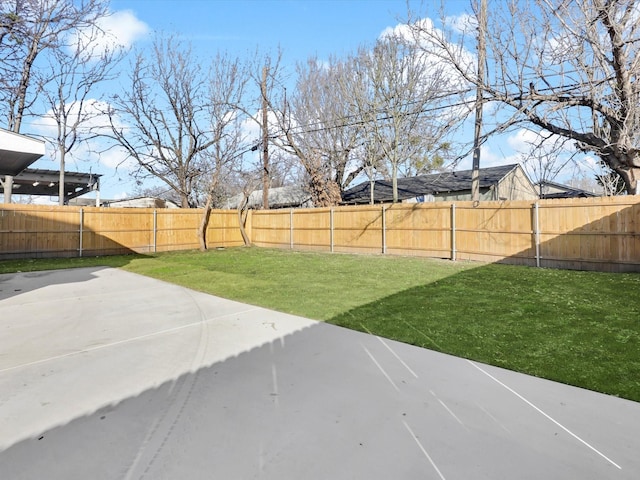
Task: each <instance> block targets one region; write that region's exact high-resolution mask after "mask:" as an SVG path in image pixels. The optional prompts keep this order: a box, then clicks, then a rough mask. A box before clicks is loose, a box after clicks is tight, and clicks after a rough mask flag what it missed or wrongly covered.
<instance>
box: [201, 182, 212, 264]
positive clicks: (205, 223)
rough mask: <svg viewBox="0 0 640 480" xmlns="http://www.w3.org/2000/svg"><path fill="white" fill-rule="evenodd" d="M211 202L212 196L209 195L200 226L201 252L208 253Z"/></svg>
mask: <svg viewBox="0 0 640 480" xmlns="http://www.w3.org/2000/svg"><path fill="white" fill-rule="evenodd" d="M211 202H212V195H211V193H209V194H208V195H207V202H206V203H205V205H204V210H203V212H202V216H201V217H200V225H199V226H198V242H199V243H200V251H201V252H206V251H207V227H208V226H209V217H211Z"/></svg>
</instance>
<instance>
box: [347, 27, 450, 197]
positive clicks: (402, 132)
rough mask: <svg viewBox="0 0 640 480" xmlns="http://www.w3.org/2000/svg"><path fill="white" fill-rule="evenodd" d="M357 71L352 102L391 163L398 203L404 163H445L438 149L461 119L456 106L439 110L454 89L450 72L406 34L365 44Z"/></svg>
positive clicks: (430, 165) (422, 167) (423, 167)
mask: <svg viewBox="0 0 640 480" xmlns="http://www.w3.org/2000/svg"><path fill="white" fill-rule="evenodd" d="M352 70H353V72H354V75H353V76H352V79H353V80H354V81H353V82H352V84H351V87H350V88H349V91H350V92H351V95H350V98H351V99H352V102H351V104H352V106H353V110H354V111H355V112H356V114H357V116H358V117H359V119H360V121H361V123H362V125H363V126H364V128H365V130H366V132H367V137H368V139H369V141H373V142H375V143H376V144H377V149H376V150H377V151H379V152H380V154H381V156H382V157H381V159H380V160H381V161H384V162H385V163H386V164H387V169H388V170H387V171H388V172H389V174H390V177H391V182H392V185H393V201H394V203H395V202H397V201H398V174H399V172H400V171H401V169H402V168H403V166H404V167H405V168H406V172H410V171H411V170H412V168H413V169H415V170H417V171H420V172H422V173H424V172H426V171H429V170H430V169H431V168H433V167H436V166H439V165H437V164H438V163H440V162H438V161H436V164H434V163H433V160H434V159H436V158H437V155H436V152H438V151H439V150H442V148H443V141H444V138H445V136H446V135H447V134H448V133H449V131H450V128H451V127H452V126H453V125H454V123H455V122H456V121H457V118H454V116H452V114H453V113H454V112H455V110H453V109H452V110H449V111H445V110H441V111H438V107H439V106H440V105H442V103H443V101H444V100H445V98H447V96H448V93H449V90H450V87H449V77H447V76H446V75H445V70H444V69H443V68H442V67H441V66H440V65H438V64H437V63H436V62H433V61H432V60H431V59H430V58H429V57H427V56H426V55H425V54H424V52H423V51H422V50H421V49H419V48H417V46H416V44H415V43H414V42H413V41H412V40H411V39H406V38H403V37H402V36H400V35H388V36H386V37H384V38H382V39H380V40H379V41H378V42H377V43H376V45H375V47H374V48H373V50H370V49H368V48H365V47H363V48H361V49H360V51H359V52H358V55H357V56H356V57H355V58H354V59H353V62H352ZM375 163H379V161H376V162H374V164H375Z"/></svg>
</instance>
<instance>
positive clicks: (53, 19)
mask: <svg viewBox="0 0 640 480" xmlns="http://www.w3.org/2000/svg"><path fill="white" fill-rule="evenodd" d="M107 7H108V3H107V1H106V0H3V1H2V2H0V110H1V111H2V115H3V116H4V117H5V119H6V124H7V128H8V129H9V130H11V131H13V132H16V133H18V132H20V128H21V126H22V121H23V119H24V117H25V116H26V115H27V114H28V113H29V112H30V109H31V108H32V107H33V106H34V103H35V102H36V100H37V99H38V95H39V93H40V92H41V89H42V87H43V86H44V85H46V84H47V83H48V82H49V80H51V71H48V70H47V68H46V67H45V68H44V69H43V68H41V65H40V64H39V62H38V60H39V57H40V56H41V54H42V53H43V52H47V51H49V52H53V51H60V50H62V49H64V48H66V43H65V42H66V40H67V39H68V37H69V35H71V34H72V33H73V32H74V31H77V30H81V29H85V28H92V27H94V26H95V25H96V23H97V21H98V20H99V19H100V18H102V17H104V16H106V15H108V8H107ZM12 184H13V179H12V178H11V177H6V178H5V181H4V182H3V186H4V190H5V201H11V189H12Z"/></svg>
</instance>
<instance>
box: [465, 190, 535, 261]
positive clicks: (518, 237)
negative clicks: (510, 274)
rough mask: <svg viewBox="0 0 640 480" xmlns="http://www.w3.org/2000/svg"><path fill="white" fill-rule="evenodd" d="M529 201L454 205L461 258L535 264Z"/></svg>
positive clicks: (531, 208)
mask: <svg viewBox="0 0 640 480" xmlns="http://www.w3.org/2000/svg"><path fill="white" fill-rule="evenodd" d="M532 211H533V204H532V203H531V202H525V201H521V202H482V203H480V204H478V205H474V204H473V202H460V203H458V204H456V220H455V235H456V250H457V258H458V259H460V260H479V261H484V262H495V261H505V260H508V263H514V264H525V265H535V243H534V227H533V224H532V223H533V215H532Z"/></svg>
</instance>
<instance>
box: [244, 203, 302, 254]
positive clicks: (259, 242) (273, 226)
mask: <svg viewBox="0 0 640 480" xmlns="http://www.w3.org/2000/svg"><path fill="white" fill-rule="evenodd" d="M291 213H292V212H291V210H284V209H282V210H255V211H254V212H252V215H251V243H253V245H256V246H258V247H268V248H290V247H291Z"/></svg>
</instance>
